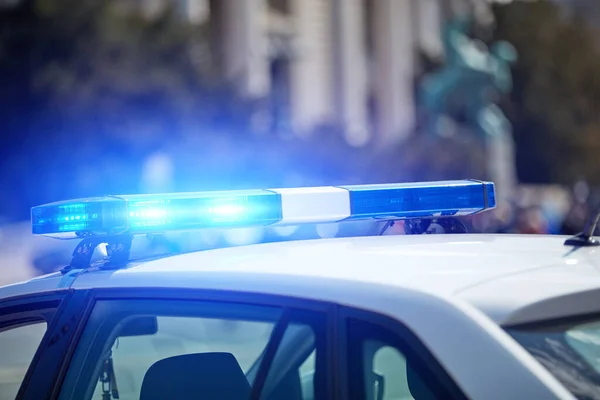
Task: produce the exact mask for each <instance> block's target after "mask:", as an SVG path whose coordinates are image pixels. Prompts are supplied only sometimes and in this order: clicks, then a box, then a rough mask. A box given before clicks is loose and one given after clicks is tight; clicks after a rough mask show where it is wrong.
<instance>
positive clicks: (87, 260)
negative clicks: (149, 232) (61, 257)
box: [62, 234, 133, 273]
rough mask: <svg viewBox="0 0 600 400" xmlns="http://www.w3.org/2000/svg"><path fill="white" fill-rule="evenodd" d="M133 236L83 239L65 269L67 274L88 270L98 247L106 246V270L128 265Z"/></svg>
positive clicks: (123, 235) (104, 266)
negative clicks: (75, 270)
mask: <svg viewBox="0 0 600 400" xmlns="http://www.w3.org/2000/svg"><path fill="white" fill-rule="evenodd" d="M132 242H133V235H130V234H121V235H115V236H102V237H100V236H92V237H88V238H85V239H83V240H82V241H81V242H79V244H78V245H77V247H76V248H75V250H74V251H73V255H72V258H71V263H70V264H69V265H68V266H67V267H65V268H63V270H62V272H63V273H66V272H68V271H71V270H73V269H87V268H89V267H90V264H91V261H92V255H93V254H94V251H95V250H96V248H97V247H98V246H100V245H101V244H106V253H107V260H106V262H105V263H104V265H103V268H105V269H118V268H122V267H123V266H125V265H127V263H128V262H129V255H130V253H131V243H132Z"/></svg>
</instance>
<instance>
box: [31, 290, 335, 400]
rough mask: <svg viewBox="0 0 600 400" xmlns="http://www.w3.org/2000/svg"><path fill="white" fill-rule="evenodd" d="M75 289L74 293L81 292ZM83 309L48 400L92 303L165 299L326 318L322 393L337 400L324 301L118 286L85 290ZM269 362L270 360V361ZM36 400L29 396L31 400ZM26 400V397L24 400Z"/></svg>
mask: <svg viewBox="0 0 600 400" xmlns="http://www.w3.org/2000/svg"><path fill="white" fill-rule="evenodd" d="M80 291H81V290H77V291H76V292H80ZM85 292H86V296H87V299H86V302H85V307H81V308H80V309H79V311H80V312H81V315H80V316H79V317H78V324H77V329H75V330H74V336H73V338H72V339H71V342H70V344H71V345H70V346H69V348H68V351H67V352H66V354H65V357H64V359H63V360H62V362H61V365H60V374H59V375H58V376H57V378H56V380H55V382H54V384H53V387H52V393H51V396H49V397H48V398H49V399H52V400H56V399H58V398H59V396H60V393H61V389H62V386H63V384H64V380H65V378H66V374H67V371H68V369H69V367H70V365H71V363H72V361H73V356H74V354H75V351H76V349H77V348H78V345H79V340H80V339H81V335H82V334H83V330H84V328H85V326H86V325H87V322H88V319H89V317H90V315H91V313H92V311H93V308H94V306H95V304H96V303H97V302H98V301H104V300H125V301H126V300H150V301H156V300H165V301H169V300H170V301H207V302H215V303H241V304H244V305H249V306H267V307H269V306H270V307H279V308H281V310H282V312H283V313H284V314H286V313H289V312H292V313H294V312H298V313H306V312H315V313H321V314H323V315H324V316H325V321H326V326H325V327H324V333H325V343H326V347H325V357H326V363H327V367H326V371H325V378H324V381H325V384H326V387H325V392H326V393H327V398H328V399H333V400H338V399H340V397H339V396H338V395H337V390H336V387H335V385H334V384H333V382H335V375H336V370H335V366H336V360H335V357H334V354H335V345H334V343H335V339H334V337H333V334H332V332H333V330H334V327H335V318H334V310H335V304H333V303H328V302H324V301H317V300H310V299H303V298H296V297H288V296H281V295H271V294H262V293H250V292H240V291H227V290H213V289H195V288H156V287H144V288H136V287H119V288H94V289H87V290H85ZM270 361H271V362H272V360H270ZM33 398H35V397H31V399H33ZM27 400H29V398H28V399H27Z"/></svg>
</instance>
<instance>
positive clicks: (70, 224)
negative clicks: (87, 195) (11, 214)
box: [31, 198, 127, 235]
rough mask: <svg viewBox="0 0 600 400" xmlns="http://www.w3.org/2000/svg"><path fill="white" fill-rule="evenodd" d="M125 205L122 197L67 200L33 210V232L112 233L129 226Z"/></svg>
mask: <svg viewBox="0 0 600 400" xmlns="http://www.w3.org/2000/svg"><path fill="white" fill-rule="evenodd" d="M125 210H126V204H125V202H124V201H123V200H121V199H115V198H98V199H85V200H73V201H64V202H58V203H51V204H46V205H43V206H39V207H33V208H32V209H31V225H32V232H33V234H36V235H43V234H49V233H59V234H60V233H70V232H88V233H94V234H100V235H101V234H110V233H114V232H118V231H123V230H125V229H127V219H126V218H125Z"/></svg>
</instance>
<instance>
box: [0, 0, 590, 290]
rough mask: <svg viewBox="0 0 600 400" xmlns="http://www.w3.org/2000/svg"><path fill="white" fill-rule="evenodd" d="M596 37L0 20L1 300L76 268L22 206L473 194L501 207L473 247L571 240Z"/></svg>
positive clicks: (585, 16)
mask: <svg viewBox="0 0 600 400" xmlns="http://www.w3.org/2000/svg"><path fill="white" fill-rule="evenodd" d="M599 30H600V2H598V1H597V0H537V1H535V0H530V1H525V0H514V1H510V0H502V1H500V0H496V1H491V0H103V1H96V0H0V263H1V265H0V284H5V283H10V282H14V281H16V280H20V279H25V278H28V277H30V276H34V275H38V274H41V273H45V272H49V271H54V270H56V269H58V268H60V267H62V266H64V265H66V264H68V262H69V260H70V253H71V251H72V250H73V247H74V243H73V242H65V241H57V240H54V239H47V238H34V237H33V236H32V235H31V234H30V225H29V210H30V207H31V206H34V205H39V204H42V203H46V202H51V201H58V200H64V199H70V198H77V197H89V196H96V195H106V194H132V193H152V192H167V191H201V190H220V189H248V188H265V187H293V186H316V185H338V184H359V183H390V182H404V181H419V180H442V179H464V178H473V179H485V180H493V181H494V182H496V184H497V190H498V192H499V206H498V208H497V210H495V211H494V212H493V213H484V214H481V215H480V216H477V217H475V218H472V219H471V220H470V221H469V223H470V225H472V230H473V231H476V232H503V233H511V232H518V233H532V234H535V233H552V234H574V233H577V232H578V231H580V230H581V229H582V227H583V225H584V223H585V220H586V219H587V218H588V216H589V215H590V210H591V209H592V210H593V209H595V208H596V207H597V206H598V205H600V196H599V194H600V191H599V190H598V189H599V188H600V186H599V184H600V163H598V158H599V157H600V35H599V34H598V33H599ZM371 230H372V227H370V226H366V225H364V224H363V225H352V226H350V227H345V226H344V227H342V226H337V225H325V226H313V227H303V228H301V229H300V228H293V227H292V228H286V229H282V228H281V229H278V230H275V229H266V230H260V231H258V230H236V231H230V232H216V231H215V232H206V233H202V234H196V235H191V236H190V235H183V234H182V235H179V236H176V237H172V238H170V239H169V240H164V241H157V240H147V241H146V243H143V241H142V242H140V244H139V246H141V249H142V250H144V251H147V250H149V249H150V250H153V251H158V250H164V249H166V250H170V251H184V250H189V249H202V248H213V247H222V246H230V245H240V244H247V243H257V242H263V241H276V240H289V239H304V238H313V237H331V236H340V235H341V236H343V235H350V234H365V233H368V232H370V231H371ZM391 233H402V229H401V228H398V229H396V230H395V231H393V230H392V232H391Z"/></svg>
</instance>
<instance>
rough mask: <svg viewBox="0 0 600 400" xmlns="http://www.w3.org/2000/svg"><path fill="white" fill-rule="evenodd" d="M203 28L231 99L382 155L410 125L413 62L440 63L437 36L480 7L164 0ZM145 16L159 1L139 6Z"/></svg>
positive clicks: (464, 3) (337, 0)
mask: <svg viewBox="0 0 600 400" xmlns="http://www.w3.org/2000/svg"><path fill="white" fill-rule="evenodd" d="M173 1H175V2H176V3H175V4H176V5H177V6H178V8H179V10H180V11H181V15H182V16H183V17H184V18H186V19H187V20H188V21H190V22H192V23H203V22H207V21H209V22H210V24H211V31H212V32H213V36H214V43H215V48H216V49H217V54H218V56H219V61H220V65H221V68H222V71H223V72H224V74H225V75H226V76H227V78H228V79H230V80H231V81H233V82H235V85H236V87H237V89H238V91H239V93H240V95H242V96H244V97H249V98H257V99H259V98H268V99H269V102H268V103H269V105H267V106H266V108H267V110H268V111H267V113H268V114H269V115H270V117H271V119H272V120H276V121H278V123H282V121H283V122H284V123H287V124H289V127H290V128H291V130H292V131H293V132H295V133H297V134H299V135H302V134H305V133H308V132H311V131H313V130H314V128H315V127H318V126H322V125H329V126H331V125H332V124H333V125H335V126H337V127H339V128H341V129H340V132H343V134H344V135H345V136H346V140H347V142H348V143H350V144H352V145H354V146H362V145H365V144H367V143H373V142H375V143H376V144H379V145H381V146H387V145H389V144H393V143H397V142H401V141H402V140H403V139H405V138H406V137H407V136H408V135H410V134H411V133H412V132H413V131H414V128H415V123H416V105H415V101H416V99H415V88H414V81H415V77H416V76H417V75H418V74H419V69H420V65H419V57H418V54H420V53H424V54H426V55H427V56H428V57H430V58H434V59H442V58H443V48H442V43H441V38H440V29H441V27H442V24H443V23H444V21H445V20H446V19H447V18H449V17H450V16H451V15H454V14H455V13H456V12H459V10H461V9H462V10H466V9H468V10H473V9H474V4H479V3H481V4H485V3H486V2H485V1H484V0H173ZM141 4H143V6H144V7H145V8H146V10H147V12H149V13H152V12H156V11H157V10H158V9H159V8H160V7H161V5H164V4H165V2H164V1H162V0H144V1H143V2H141Z"/></svg>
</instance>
